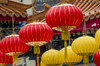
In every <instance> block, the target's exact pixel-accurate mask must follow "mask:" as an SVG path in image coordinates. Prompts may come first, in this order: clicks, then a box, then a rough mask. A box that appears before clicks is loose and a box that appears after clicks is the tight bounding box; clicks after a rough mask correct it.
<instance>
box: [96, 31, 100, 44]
mask: <svg viewBox="0 0 100 66" xmlns="http://www.w3.org/2000/svg"><path fill="white" fill-rule="evenodd" d="M95 39H96V41H97V43H98V44H99V45H100V29H99V30H98V31H97V32H96V34H95Z"/></svg>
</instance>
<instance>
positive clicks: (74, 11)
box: [46, 4, 83, 27]
mask: <svg viewBox="0 0 100 66" xmlns="http://www.w3.org/2000/svg"><path fill="white" fill-rule="evenodd" d="M82 20H83V14H82V12H81V11H80V9H78V7H76V6H74V5H70V4H63V5H58V6H54V7H52V8H51V9H50V10H49V11H48V12H47V13H46V22H47V24H48V25H50V26H51V27H58V26H76V27H77V26H79V25H80V24H81V23H82Z"/></svg>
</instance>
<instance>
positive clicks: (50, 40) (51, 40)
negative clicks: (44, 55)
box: [50, 39, 53, 49]
mask: <svg viewBox="0 0 100 66" xmlns="http://www.w3.org/2000/svg"><path fill="white" fill-rule="evenodd" d="M52 48H53V47H52V39H51V40H50V49H52Z"/></svg>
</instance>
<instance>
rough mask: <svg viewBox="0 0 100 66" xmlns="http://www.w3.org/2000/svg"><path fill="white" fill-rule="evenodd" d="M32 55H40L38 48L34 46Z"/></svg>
mask: <svg viewBox="0 0 100 66" xmlns="http://www.w3.org/2000/svg"><path fill="white" fill-rule="evenodd" d="M34 54H40V47H39V46H34Z"/></svg>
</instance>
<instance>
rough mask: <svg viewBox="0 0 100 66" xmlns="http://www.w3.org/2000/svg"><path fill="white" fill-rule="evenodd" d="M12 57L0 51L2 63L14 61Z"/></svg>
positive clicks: (0, 61)
mask: <svg viewBox="0 0 100 66" xmlns="http://www.w3.org/2000/svg"><path fill="white" fill-rule="evenodd" d="M12 62H13V61H12V57H11V56H8V55H5V54H4V53H3V52H1V51H0V64H1V63H12Z"/></svg>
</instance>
